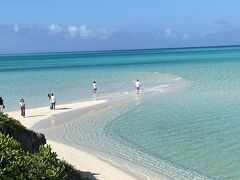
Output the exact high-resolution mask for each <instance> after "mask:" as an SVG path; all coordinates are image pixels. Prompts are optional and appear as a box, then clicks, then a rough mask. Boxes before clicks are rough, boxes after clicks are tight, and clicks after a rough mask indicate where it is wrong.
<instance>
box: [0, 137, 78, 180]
mask: <svg viewBox="0 0 240 180" xmlns="http://www.w3.org/2000/svg"><path fill="white" fill-rule="evenodd" d="M0 179H19V180H23V179H66V180H68V179H81V177H80V175H79V174H78V172H77V171H76V170H75V169H73V167H72V166H71V165H69V164H67V163H66V162H64V161H60V160H59V159H58V158H57V154H56V153H55V152H52V151H51V147H50V145H46V146H41V147H40V150H39V153H30V152H27V151H24V150H23V149H22V148H21V146H20V144H19V143H18V142H17V141H16V140H15V139H14V138H12V137H9V136H5V135H2V134H0Z"/></svg>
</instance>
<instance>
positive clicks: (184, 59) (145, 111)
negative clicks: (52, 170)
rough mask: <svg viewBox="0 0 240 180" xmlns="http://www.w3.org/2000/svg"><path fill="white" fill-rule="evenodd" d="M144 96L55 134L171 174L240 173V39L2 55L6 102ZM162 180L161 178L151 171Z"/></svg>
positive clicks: (52, 133) (0, 86) (52, 131)
mask: <svg viewBox="0 0 240 180" xmlns="http://www.w3.org/2000/svg"><path fill="white" fill-rule="evenodd" d="M136 79H139V80H140V81H141V83H142V84H143V88H142V91H141V94H140V95H138V96H137V95H133V96H132V97H133V98H132V99H131V98H130V99H129V100H128V101H124V102H122V103H115V104H113V105H111V106H107V107H105V108H103V109H99V110H96V111H94V112H89V113H86V114H84V115H83V116H81V117H79V118H75V119H71V120H69V121H68V122H65V123H62V124H60V125H59V126H58V127H52V128H51V127H49V128H47V129H41V130H42V131H43V132H44V133H46V134H48V136H49V137H51V138H52V139H55V140H56V139H58V140H62V141H64V142H69V143H70V144H74V145H76V147H77V146H78V145H79V147H80V146H85V147H88V148H92V149H94V150H96V151H99V152H103V153H107V154H110V155H112V156H113V157H118V158H120V159H123V160H127V161H128V162H129V163H130V164H136V165H139V166H141V167H143V168H144V169H145V170H146V172H147V171H148V170H149V172H150V171H151V172H154V173H156V174H159V175H163V176H165V177H166V178H169V179H223V180H230V179H234V180H235V179H240V171H239V170H240V163H239V162H240V47H215V48H186V49H153V50H126V51H102V52H73V53H45V54H43V53H42V54H17V55H0V96H1V97H3V100H4V102H5V105H6V108H7V109H6V110H7V111H10V110H16V109H17V108H18V102H19V100H20V99H21V98H24V99H25V101H26V105H27V107H28V108H34V107H41V106H47V105H48V98H47V94H48V93H49V92H54V93H55V94H56V97H57V103H66V102H76V101H80V100H85V99H92V81H93V80H95V81H97V84H98V95H97V98H100V97H108V98H109V97H110V98H111V97H114V96H126V95H128V94H134V92H133V91H134V83H133V81H134V80H136ZM154 178H155V179H157V176H155V177H154Z"/></svg>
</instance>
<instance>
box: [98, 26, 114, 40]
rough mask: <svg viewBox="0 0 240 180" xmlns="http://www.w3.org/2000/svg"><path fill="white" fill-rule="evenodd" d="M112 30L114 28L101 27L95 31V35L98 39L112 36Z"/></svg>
mask: <svg viewBox="0 0 240 180" xmlns="http://www.w3.org/2000/svg"><path fill="white" fill-rule="evenodd" d="M114 32H115V29H106V28H102V29H99V30H98V31H97V36H98V38H99V39H107V38H108V37H110V36H112V35H113V34H114Z"/></svg>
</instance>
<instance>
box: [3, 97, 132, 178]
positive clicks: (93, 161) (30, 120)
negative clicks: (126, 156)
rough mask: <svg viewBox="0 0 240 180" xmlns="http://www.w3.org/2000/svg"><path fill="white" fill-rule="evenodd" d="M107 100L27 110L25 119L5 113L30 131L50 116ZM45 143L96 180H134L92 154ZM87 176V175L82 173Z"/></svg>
mask: <svg viewBox="0 0 240 180" xmlns="http://www.w3.org/2000/svg"><path fill="white" fill-rule="evenodd" d="M106 102H107V100H93V101H83V102H79V103H70V104H62V105H57V109H56V110H50V109H49V107H41V108H35V109H27V111H26V118H23V117H21V116H20V110H19V111H12V112H7V113H8V115H9V116H10V117H13V118H15V119H17V120H19V121H20V122H21V123H22V124H23V125H24V126H26V127H27V128H29V129H31V128H32V127H33V126H34V125H35V124H36V123H38V122H40V121H42V120H45V119H47V118H50V117H52V116H56V115H59V114H61V113H64V114H65V113H70V112H73V111H76V110H81V109H85V108H91V107H94V106H97V105H101V104H104V103H106ZM47 143H48V144H50V145H51V147H52V149H53V151H55V152H56V153H57V154H58V157H59V158H60V159H64V160H65V161H67V162H68V163H70V164H72V165H73V166H74V167H75V168H76V169H78V170H80V171H83V172H90V173H89V174H91V175H93V174H94V178H96V179H104V180H106V179H109V180H110V179H111V180H123V179H124V180H128V179H129V180H131V179H135V178H134V177H132V176H130V175H129V174H127V173H125V172H123V171H122V170H120V169H118V168H117V167H115V166H113V165H111V164H110V163H108V162H105V161H103V160H101V159H99V158H98V157H97V156H94V154H90V153H88V152H86V151H83V150H82V149H76V148H73V147H71V146H68V145H65V144H61V143H58V142H55V141H50V140H47ZM84 175H87V173H84ZM89 177H90V176H89Z"/></svg>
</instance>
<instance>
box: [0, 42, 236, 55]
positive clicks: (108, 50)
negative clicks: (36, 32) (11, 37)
mask: <svg viewBox="0 0 240 180" xmlns="http://www.w3.org/2000/svg"><path fill="white" fill-rule="evenodd" d="M224 47H240V44H237V45H216V46H214V45H213V46H184V47H172V48H171V47H164V48H146V49H145V48H143V49H142V48H135V49H134V48H133V49H112V50H110V49H105V50H89V51H81V50H79V51H46V52H44V51H43V52H25V53H24V52H23V53H2V54H0V56H8V55H10V56H11V55H12V56H17V55H35V54H36V55H37V54H54V53H56V54H62V53H97V52H118V51H138V50H139V51H140V50H147V51H148V50H149V51H150V50H174V49H200V48H202V49H204V48H224Z"/></svg>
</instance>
